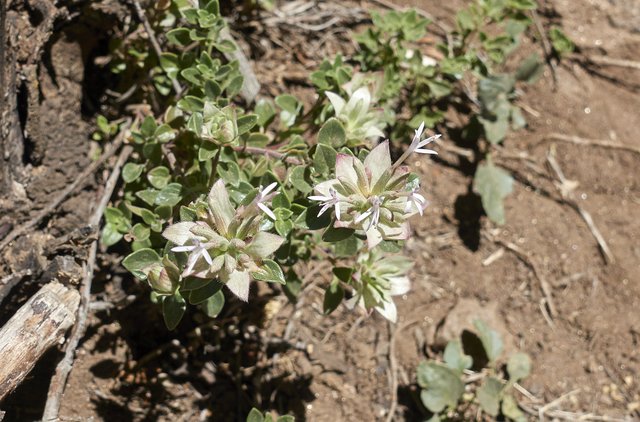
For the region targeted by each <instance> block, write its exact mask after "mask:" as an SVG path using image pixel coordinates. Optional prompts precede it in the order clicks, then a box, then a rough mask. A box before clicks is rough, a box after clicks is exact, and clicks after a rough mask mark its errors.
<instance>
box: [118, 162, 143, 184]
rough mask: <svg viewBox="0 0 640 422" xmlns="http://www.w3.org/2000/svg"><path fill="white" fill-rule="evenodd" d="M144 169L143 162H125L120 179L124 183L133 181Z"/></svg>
mask: <svg viewBox="0 0 640 422" xmlns="http://www.w3.org/2000/svg"><path fill="white" fill-rule="evenodd" d="M142 170H144V164H135V163H127V164H125V165H124V167H123V168H122V180H124V182H125V183H131V182H135V181H136V180H137V179H138V177H140V175H141V174H142Z"/></svg>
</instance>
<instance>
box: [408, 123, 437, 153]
mask: <svg viewBox="0 0 640 422" xmlns="http://www.w3.org/2000/svg"><path fill="white" fill-rule="evenodd" d="M423 131H424V122H422V123H421V124H420V127H419V128H418V129H416V132H415V135H414V136H413V140H412V141H411V146H410V147H409V149H410V150H411V151H413V152H417V153H418V154H435V155H438V153H437V152H435V151H434V150H432V149H426V148H423V147H424V146H425V145H427V144H430V143H431V142H433V141H435V140H436V139H438V138H440V136H442V135H439V134H438V135H433V136H431V137H429V138H427V139H425V140H423V141H421V140H420V139H421V138H422V132H423Z"/></svg>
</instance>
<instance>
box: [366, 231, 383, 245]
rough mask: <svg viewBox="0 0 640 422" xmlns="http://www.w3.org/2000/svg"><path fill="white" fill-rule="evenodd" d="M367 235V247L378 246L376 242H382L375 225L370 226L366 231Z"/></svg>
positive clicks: (380, 234)
mask: <svg viewBox="0 0 640 422" xmlns="http://www.w3.org/2000/svg"><path fill="white" fill-rule="evenodd" d="M366 235H367V246H368V247H369V249H373V248H375V247H376V246H378V243H380V242H382V233H380V231H379V230H378V228H377V227H372V228H370V229H369V230H367V232H366Z"/></svg>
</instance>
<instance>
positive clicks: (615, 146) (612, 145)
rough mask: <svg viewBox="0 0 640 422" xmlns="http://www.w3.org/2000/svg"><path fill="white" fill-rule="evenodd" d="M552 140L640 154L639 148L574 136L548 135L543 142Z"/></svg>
mask: <svg viewBox="0 0 640 422" xmlns="http://www.w3.org/2000/svg"><path fill="white" fill-rule="evenodd" d="M552 139H553V140H556V141H562V142H568V143H571V144H575V145H584V146H592V147H602V148H612V149H620V150H624V151H629V152H635V153H636V154H640V148H638V147H636V146H633V145H625V144H621V143H618V142H611V141H608V140H604V139H587V138H581V137H579V136H575V135H564V134H562V133H550V134H548V135H545V136H544V138H543V140H552Z"/></svg>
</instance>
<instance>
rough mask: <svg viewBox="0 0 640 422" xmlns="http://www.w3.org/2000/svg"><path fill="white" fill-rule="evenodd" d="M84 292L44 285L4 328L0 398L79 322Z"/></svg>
mask: <svg viewBox="0 0 640 422" xmlns="http://www.w3.org/2000/svg"><path fill="white" fill-rule="evenodd" d="M79 304H80V294H79V293H78V291H77V290H74V289H69V288H67V287H65V286H63V285H62V284H60V283H58V282H51V283H49V284H46V285H45V286H44V287H42V288H41V289H40V290H39V291H38V292H37V293H36V294H35V295H33V296H32V297H31V298H30V299H29V300H28V301H27V303H25V304H24V305H22V307H21V308H20V309H18V311H17V312H16V314H15V315H14V316H13V317H12V318H11V319H10V320H9V321H8V322H7V323H6V324H5V325H4V327H2V329H1V330H0V362H2V364H0V402H2V400H3V399H4V398H5V397H6V396H7V395H8V394H9V393H11V392H12V391H13V390H15V388H16V387H17V386H18V385H19V384H20V382H22V380H23V379H24V378H25V377H26V376H27V374H28V373H29V372H30V371H31V369H33V367H34V366H35V364H36V362H38V360H39V359H40V358H41V357H42V355H43V354H44V353H45V352H46V351H47V350H48V349H49V348H50V347H52V346H53V345H55V344H58V343H59V342H60V341H61V340H62V339H63V338H64V334H65V332H66V331H67V330H68V329H69V328H70V327H71V326H72V325H73V324H74V323H75V320H76V312H77V310H78V306H79Z"/></svg>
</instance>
